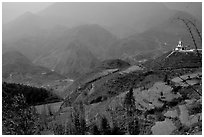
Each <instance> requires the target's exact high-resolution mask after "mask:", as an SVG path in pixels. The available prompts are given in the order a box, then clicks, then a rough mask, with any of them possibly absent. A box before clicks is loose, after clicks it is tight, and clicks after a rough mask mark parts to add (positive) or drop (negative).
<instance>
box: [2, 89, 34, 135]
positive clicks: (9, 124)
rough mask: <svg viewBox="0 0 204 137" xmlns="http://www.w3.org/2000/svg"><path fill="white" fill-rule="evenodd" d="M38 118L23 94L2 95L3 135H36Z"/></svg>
mask: <svg viewBox="0 0 204 137" xmlns="http://www.w3.org/2000/svg"><path fill="white" fill-rule="evenodd" d="M37 120H38V116H37V114H36V113H35V110H34V108H32V107H30V105H29V104H28V103H27V102H26V98H25V97H24V95H23V94H21V93H16V94H15V95H14V94H11V93H8V92H6V91H5V90H4V88H3V93H2V134H6V135H30V134H35V131H36V128H37V126H36V121H37Z"/></svg>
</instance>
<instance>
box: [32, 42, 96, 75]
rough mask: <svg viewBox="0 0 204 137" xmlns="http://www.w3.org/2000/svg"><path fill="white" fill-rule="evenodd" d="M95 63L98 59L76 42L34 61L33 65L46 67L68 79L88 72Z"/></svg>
mask: <svg viewBox="0 0 204 137" xmlns="http://www.w3.org/2000/svg"><path fill="white" fill-rule="evenodd" d="M96 63H98V59H97V58H96V57H95V56H94V55H93V54H92V53H91V52H90V51H89V49H88V48H85V47H84V45H82V44H81V43H79V42H77V41H73V42H71V43H69V44H68V46H67V47H65V48H59V49H56V50H53V51H51V52H50V53H49V54H48V55H46V56H42V57H40V58H39V59H38V60H36V61H35V64H38V65H41V66H45V67H48V68H50V69H53V70H55V71H56V72H58V73H60V74H63V75H67V76H69V77H70V78H76V77H78V76H79V75H81V74H83V73H86V72H88V71H90V70H91V68H93V67H94V66H95V65H96Z"/></svg>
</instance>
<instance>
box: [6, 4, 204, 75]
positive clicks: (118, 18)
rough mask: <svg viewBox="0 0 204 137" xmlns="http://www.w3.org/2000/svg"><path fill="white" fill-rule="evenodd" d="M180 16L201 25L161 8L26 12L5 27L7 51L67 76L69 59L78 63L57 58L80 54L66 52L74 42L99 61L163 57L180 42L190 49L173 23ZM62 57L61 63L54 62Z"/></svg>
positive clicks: (58, 7)
mask: <svg viewBox="0 0 204 137" xmlns="http://www.w3.org/2000/svg"><path fill="white" fill-rule="evenodd" d="M198 10H199V9H198ZM93 11H94V12H93ZM110 11H111V12H110ZM176 16H185V17H186V16H187V17H189V18H193V19H196V24H201V23H200V22H199V20H200V19H197V17H194V16H193V14H189V13H186V12H181V11H176V10H172V9H169V8H167V7H166V6H165V5H164V4H163V3H54V4H53V5H51V6H49V7H47V8H46V9H44V10H42V11H40V12H38V13H37V14H33V13H29V12H27V13H25V14H24V15H22V16H20V17H19V18H17V19H16V20H13V21H12V22H10V23H8V24H4V25H3V43H4V46H3V51H5V50H8V49H16V50H18V51H21V53H23V54H24V55H25V56H26V57H27V58H29V59H30V60H31V61H33V62H34V63H36V64H40V65H42V66H45V67H49V68H50V69H52V68H58V71H59V72H60V73H61V74H65V73H68V72H69V71H68V70H66V71H65V70H64V69H65V68H67V66H66V65H67V63H65V62H66V61H67V60H69V59H68V57H69V58H71V60H72V61H74V60H73V58H74V57H71V56H74V54H69V55H67V56H66V57H65V56H63V58H62V57H59V56H60V55H63V54H65V53H71V51H74V52H76V51H78V50H79V48H78V47H76V49H74V48H72V49H70V51H64V49H66V50H68V49H67V48H65V47H67V46H68V45H69V44H70V43H71V42H72V43H75V42H76V41H78V42H79V43H80V44H79V45H81V46H80V47H81V48H82V49H83V48H84V47H85V48H86V49H87V53H88V52H90V53H91V57H92V58H93V60H95V59H94V58H96V59H98V60H99V61H101V60H104V59H109V58H124V57H125V58H126V57H127V58H129V57H130V58H132V57H131V56H134V55H137V54H141V53H142V52H149V51H150V52H157V53H158V54H160V53H163V52H165V51H168V50H171V49H172V48H173V47H175V46H176V44H177V41H178V40H179V39H182V41H184V43H185V44H186V45H192V41H191V38H190V35H189V32H188V31H187V30H186V28H185V25H184V24H182V23H175V22H174V18H175V17H176ZM86 24H88V25H86ZM22 28H24V29H22ZM120 37H122V38H120ZM73 41H75V42H73ZM5 45H6V46H5ZM75 45H78V44H75ZM60 52H61V53H60ZM56 53H57V55H56ZM86 55H87V58H90V56H88V54H86ZM58 57H59V58H60V59H61V60H63V61H56V59H55V58H58ZM84 57H85V56H84ZM52 59H53V61H52ZM48 60H49V61H48ZM76 60H77V59H76ZM76 60H75V61H76ZM56 62H58V63H56ZM59 62H64V63H59ZM82 62H83V61H82ZM94 62H95V61H94ZM57 64H61V65H59V66H60V67H58V66H57ZM62 64H63V66H62ZM68 64H70V63H68ZM74 64H77V63H74ZM88 64H89V63H88ZM87 66H89V65H87ZM60 68H61V69H62V70H59V69H60ZM73 68H75V67H73ZM87 70H88V69H87Z"/></svg>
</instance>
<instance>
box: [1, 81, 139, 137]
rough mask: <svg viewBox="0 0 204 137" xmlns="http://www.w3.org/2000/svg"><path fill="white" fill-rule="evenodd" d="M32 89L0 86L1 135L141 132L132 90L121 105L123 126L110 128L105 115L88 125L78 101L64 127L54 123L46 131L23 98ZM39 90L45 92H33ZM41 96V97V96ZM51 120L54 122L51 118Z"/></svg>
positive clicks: (29, 103)
mask: <svg viewBox="0 0 204 137" xmlns="http://www.w3.org/2000/svg"><path fill="white" fill-rule="evenodd" d="M34 89H37V88H34ZM34 89H32V90H31V87H28V86H22V85H19V84H8V83H3V94H2V97H3V98H2V100H3V108H2V112H3V113H2V116H3V119H2V121H3V128H2V129H3V134H10V135H13V134H42V132H43V131H50V132H51V133H53V134H64V135H65V134H67V135H87V134H91V135H123V134H131V135H138V134H141V132H142V131H141V130H142V125H141V124H140V122H139V119H138V110H137V109H136V106H135V99H134V96H133V89H132V88H131V89H130V90H129V92H128V93H127V94H126V97H125V100H124V103H123V109H124V110H125V119H124V121H125V124H124V125H118V124H112V126H111V124H110V121H109V120H108V119H107V118H106V117H105V116H101V117H100V118H99V119H97V122H96V121H95V122H91V123H89V124H88V122H87V121H86V118H85V117H86V116H85V108H84V104H83V103H82V102H79V103H78V104H75V105H74V106H73V107H72V110H71V112H72V114H71V119H70V121H69V123H66V124H65V125H58V124H56V123H55V124H53V125H52V126H51V127H49V128H46V129H45V128H44V129H42V128H41V127H43V125H42V124H45V125H49V124H48V123H49V122H48V121H45V122H44V123H42V118H41V116H39V115H38V114H37V113H36V111H35V109H34V108H33V107H32V106H31V104H33V102H32V101H28V100H27V98H26V97H28V96H29V95H32V94H31V93H29V92H31V91H33V90H34ZM26 91H28V93H27V94H25V92H26ZM40 91H41V92H42V91H44V90H43V89H37V90H36V92H40ZM14 92H15V93H14ZM41 95H44V93H42V94H41ZM37 97H38V96H37ZM29 99H31V98H29ZM39 99H42V98H39ZM52 120H53V123H54V122H55V121H54V119H52Z"/></svg>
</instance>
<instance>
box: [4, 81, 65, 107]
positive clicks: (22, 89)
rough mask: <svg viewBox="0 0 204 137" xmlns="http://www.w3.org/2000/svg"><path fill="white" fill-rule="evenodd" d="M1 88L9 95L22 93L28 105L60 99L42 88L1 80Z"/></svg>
mask: <svg viewBox="0 0 204 137" xmlns="http://www.w3.org/2000/svg"><path fill="white" fill-rule="evenodd" d="M2 88H3V92H4V93H5V94H10V95H11V96H15V95H17V94H22V95H23V96H24V97H25V100H26V103H28V104H29V105H30V106H34V105H39V104H46V103H50V102H57V101H60V100H61V99H60V97H59V96H57V95H56V94H54V93H52V92H50V91H48V90H46V89H44V88H37V87H31V86H27V85H22V84H15V83H6V82H3V84H2Z"/></svg>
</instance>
